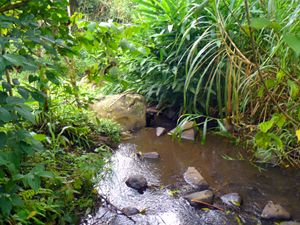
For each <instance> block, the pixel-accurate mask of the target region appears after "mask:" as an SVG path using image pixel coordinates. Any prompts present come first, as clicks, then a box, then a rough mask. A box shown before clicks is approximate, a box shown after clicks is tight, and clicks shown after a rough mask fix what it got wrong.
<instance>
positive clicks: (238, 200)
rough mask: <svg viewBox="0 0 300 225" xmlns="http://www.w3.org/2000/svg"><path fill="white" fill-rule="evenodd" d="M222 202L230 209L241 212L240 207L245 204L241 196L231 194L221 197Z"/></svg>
mask: <svg viewBox="0 0 300 225" xmlns="http://www.w3.org/2000/svg"><path fill="white" fill-rule="evenodd" d="M221 200H222V201H223V203H224V204H226V206H227V207H228V209H231V210H236V211H239V210H240V207H241V205H242V203H243V199H242V196H240V195H239V194H238V193H229V194H226V195H223V196H222V197H221Z"/></svg>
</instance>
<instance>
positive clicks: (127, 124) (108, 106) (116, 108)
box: [89, 93, 147, 131]
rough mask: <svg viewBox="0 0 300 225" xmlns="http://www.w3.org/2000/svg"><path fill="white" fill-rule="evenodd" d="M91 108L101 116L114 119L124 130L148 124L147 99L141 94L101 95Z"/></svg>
mask: <svg viewBox="0 0 300 225" xmlns="http://www.w3.org/2000/svg"><path fill="white" fill-rule="evenodd" d="M97 99H98V100H97V101H94V104H92V105H89V109H90V110H91V111H94V112H95V113H96V114H97V115H98V116H99V117H100V118H108V119H113V120H115V121H116V122H117V123H119V124H120V125H121V127H122V128H123V130H124V131H126V130H136V129H141V128H143V127H145V126H146V110H147V102H146V99H145V98H144V97H143V96H142V95H139V94H132V93H130V94H120V95H107V96H106V95H100V96H98V97H97Z"/></svg>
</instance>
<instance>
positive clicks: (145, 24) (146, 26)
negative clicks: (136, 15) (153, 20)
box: [141, 22, 150, 30]
mask: <svg viewBox="0 0 300 225" xmlns="http://www.w3.org/2000/svg"><path fill="white" fill-rule="evenodd" d="M141 26H142V28H144V29H146V30H148V29H149V28H150V25H149V24H148V23H145V22H142V24H141Z"/></svg>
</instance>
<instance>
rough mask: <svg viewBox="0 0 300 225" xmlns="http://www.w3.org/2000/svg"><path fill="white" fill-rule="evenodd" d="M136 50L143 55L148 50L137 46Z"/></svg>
mask: <svg viewBox="0 0 300 225" xmlns="http://www.w3.org/2000/svg"><path fill="white" fill-rule="evenodd" d="M137 50H138V51H139V52H140V53H142V54H143V55H147V54H148V52H147V51H146V50H145V49H144V48H142V47H139V48H138V49H137Z"/></svg>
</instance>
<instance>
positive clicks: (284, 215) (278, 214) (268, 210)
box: [260, 201, 291, 220]
mask: <svg viewBox="0 0 300 225" xmlns="http://www.w3.org/2000/svg"><path fill="white" fill-rule="evenodd" d="M260 216H261V218H263V219H275V220H288V219H290V218H291V215H290V214H289V213H288V212H287V211H286V210H285V209H284V208H283V207H282V206H281V205H279V204H274V203H273V202H272V201H269V202H268V203H267V204H266V205H265V207H264V209H263V211H262V213H261V215H260Z"/></svg>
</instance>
